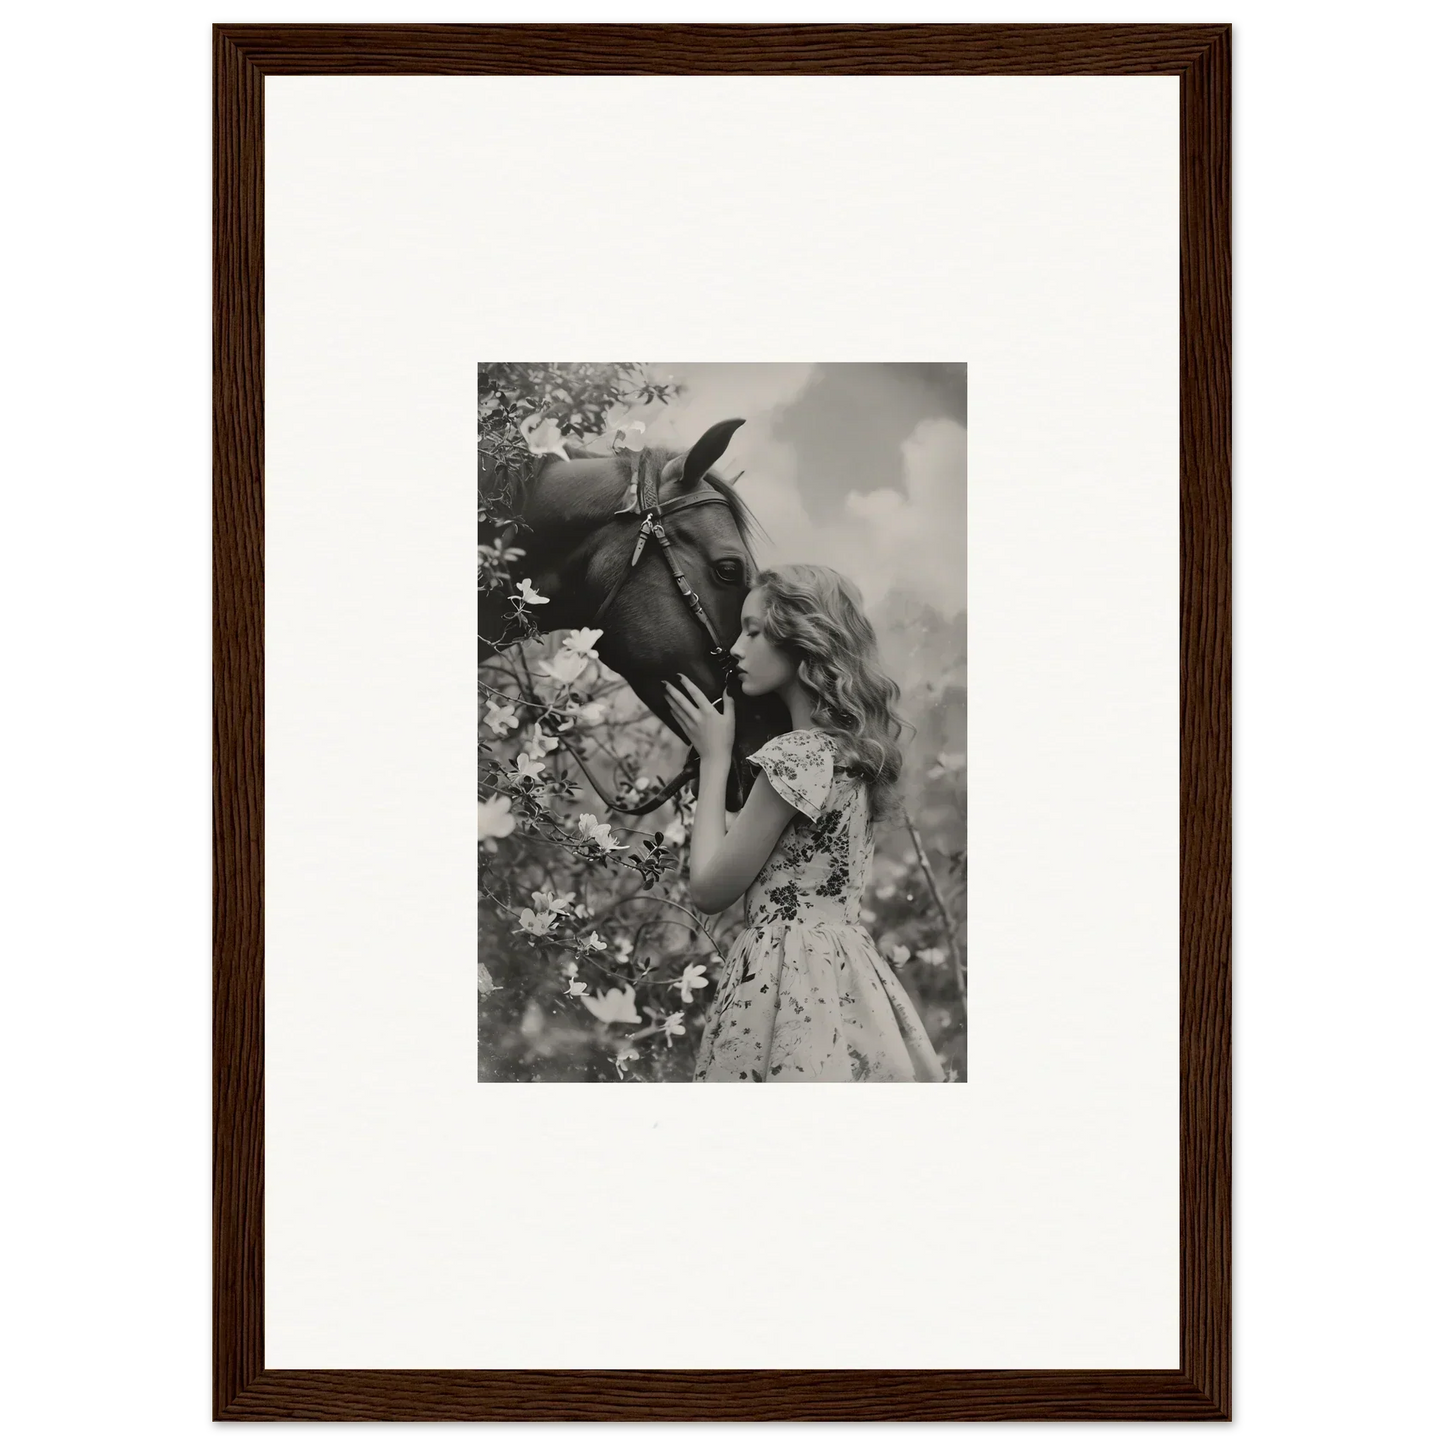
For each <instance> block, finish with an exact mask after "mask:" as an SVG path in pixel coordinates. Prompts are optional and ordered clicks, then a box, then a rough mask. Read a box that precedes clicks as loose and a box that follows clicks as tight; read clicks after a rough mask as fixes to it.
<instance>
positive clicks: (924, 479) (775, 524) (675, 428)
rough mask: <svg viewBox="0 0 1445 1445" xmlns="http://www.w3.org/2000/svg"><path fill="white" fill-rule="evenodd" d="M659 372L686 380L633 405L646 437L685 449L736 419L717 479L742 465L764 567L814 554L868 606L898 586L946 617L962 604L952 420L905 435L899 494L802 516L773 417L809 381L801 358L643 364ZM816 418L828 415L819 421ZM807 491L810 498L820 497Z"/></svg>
mask: <svg viewBox="0 0 1445 1445" xmlns="http://www.w3.org/2000/svg"><path fill="white" fill-rule="evenodd" d="M649 372H650V374H651V375H652V376H653V377H654V378H655V379H657V380H667V379H672V380H676V381H680V382H684V383H686V385H687V388H688V390H687V394H686V395H684V396H683V397H680V398H679V399H678V400H677V401H674V402H671V403H669V404H668V405H666V406H665V407H650V408H648V409H647V410H646V411H645V412H642V413H639V414H640V415H642V416H643V417H644V418H645V419H646V420H647V426H648V440H649V441H657V442H660V443H664V444H668V445H678V446H684V445H689V444H691V442H693V441H695V440H696V439H697V438H698V436H700V435H701V434H702V432H703V431H705V430H706V429H707V428H708V427H709V426H711V425H712V424H713V423H714V422H717V421H722V420H723V419H725V418H727V417H732V416H741V417H744V418H745V419H746V422H747V424H746V425H745V426H743V427H740V428H739V429H738V431H737V432H736V433H735V434H734V436H733V439H732V441H731V443H730V444H729V446H728V449H727V452H726V454H725V455H724V457H723V460H722V462H721V463H720V465H719V468H718V469H719V471H720V472H721V474H722V475H723V476H732V475H734V474H735V473H736V472H737V471H738V470H739V469H742V470H743V471H744V473H745V475H744V476H743V479H742V481H741V483H740V484H739V489H740V490H741V492H742V494H743V496H744V497H745V498H746V499H747V502H748V505H749V506H750V507H751V508H752V510H753V511H754V512H755V513H756V514H757V517H758V520H759V521H760V522H761V524H762V526H763V527H764V529H765V530H766V532H767V534H768V539H767V540H764V541H763V542H761V543H760V545H759V547H758V558H759V561H760V562H761V563H762V565H764V566H767V565H769V564H770V563H774V562H820V563H823V564H824V565H826V566H829V567H836V568H837V569H838V570H839V571H840V572H843V573H845V574H846V575H847V576H849V577H851V578H852V579H853V580H854V581H855V582H857V584H858V586H859V588H860V590H861V591H862V593H863V596H864V600H865V602H866V603H867V604H868V605H869V606H870V607H872V606H876V605H877V603H878V602H880V601H881V600H882V599H883V597H885V596H886V595H887V594H888V593H889V592H890V591H901V592H905V593H908V594H911V595H912V596H914V597H916V598H918V599H919V600H920V601H923V602H926V603H928V604H930V605H931V606H933V607H936V608H937V609H938V610H939V612H941V613H942V614H943V615H944V616H945V617H954V616H957V615H958V613H960V612H962V611H964V609H965V606H966V597H967V561H966V558H967V503H966V498H967V449H968V448H967V443H968V434H967V432H966V430H965V429H964V427H963V426H962V425H960V424H959V422H957V421H955V420H953V419H951V418H945V417H937V416H935V417H929V418H926V419H924V420H922V421H920V422H918V423H917V424H916V425H915V426H914V428H913V430H912V431H911V432H910V433H909V434H908V435H907V436H905V437H904V439H903V441H902V443H901V445H900V450H901V453H902V468H901V471H902V490H899V489H898V488H895V487H880V488H876V489H871V490H865V489H863V488H861V487H854V488H852V489H850V490H848V491H846V492H845V493H843V494H842V496H841V499H838V496H837V494H835V497H834V499H832V500H831V501H830V503H829V506H828V510H829V511H830V512H831V515H827V516H822V517H816V516H810V514H809V511H808V507H807V505H805V502H804V499H803V496H802V493H801V491H800V489H799V485H798V454H797V451H796V450H795V447H794V445H793V444H792V443H791V442H786V441H783V440H781V439H780V438H779V437H778V436H777V434H776V431H775V424H776V423H777V422H778V421H780V420H781V419H782V418H783V415H784V414H785V413H786V412H787V410H788V408H789V407H790V406H791V405H792V404H793V403H794V402H795V401H796V400H797V399H798V398H799V397H800V396H801V395H802V393H803V392H804V391H805V390H806V389H807V388H808V386H809V385H810V383H811V382H812V381H813V380H814V379H815V368H813V367H812V366H809V365H765V364H759V365H728V364H706V365H678V366H662V365H659V366H651V367H649ZM822 421H823V422H824V423H826V421H827V418H826V417H825V418H823V419H822ZM819 500H820V499H819V498H816V497H815V498H814V500H813V505H814V506H815V507H816V506H818V504H819Z"/></svg>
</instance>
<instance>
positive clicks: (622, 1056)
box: [612, 1044, 642, 1079]
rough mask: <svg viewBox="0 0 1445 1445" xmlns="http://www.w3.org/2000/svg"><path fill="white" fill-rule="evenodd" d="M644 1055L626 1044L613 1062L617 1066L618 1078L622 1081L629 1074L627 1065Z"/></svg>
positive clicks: (619, 1050) (618, 1051)
mask: <svg viewBox="0 0 1445 1445" xmlns="http://www.w3.org/2000/svg"><path fill="white" fill-rule="evenodd" d="M641 1057H642V1055H641V1054H639V1053H638V1052H637V1050H636V1049H634V1048H632V1047H631V1046H630V1045H627V1044H624V1045H623V1046H622V1047H621V1048H620V1049H618V1050H617V1057H616V1058H615V1059H613V1060H612V1062H613V1063H614V1064H616V1065H617V1077H618V1078H619V1079H620V1078H622V1076H623V1075H624V1074H626V1072H627V1065H628V1063H629V1062H631V1061H632V1060H633V1059H639V1058H641Z"/></svg>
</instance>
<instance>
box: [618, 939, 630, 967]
mask: <svg viewBox="0 0 1445 1445" xmlns="http://www.w3.org/2000/svg"><path fill="white" fill-rule="evenodd" d="M631 957H632V940H631V939H630V938H619V939H618V940H617V961H618V963H626V962H627V960H628V959H629V958H631Z"/></svg>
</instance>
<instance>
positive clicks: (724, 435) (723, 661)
mask: <svg viewBox="0 0 1445 1445" xmlns="http://www.w3.org/2000/svg"><path fill="white" fill-rule="evenodd" d="M742 425H743V422H742V420H741V419H740V418H733V419H730V420H728V421H722V422H718V423H716V424H715V425H713V426H711V427H709V428H708V429H707V430H706V431H705V432H704V433H703V434H702V435H701V436H700V437H699V438H698V439H697V441H695V442H694V443H693V444H692V446H691V447H690V448H688V449H687V450H686V451H675V450H671V449H667V448H662V447H643V448H641V449H640V450H638V451H636V452H631V453H629V452H624V451H619V452H613V453H607V452H594V451H591V450H588V449H587V448H585V447H581V446H577V445H574V444H572V443H567V444H565V445H564V448H563V450H564V451H565V453H566V455H565V457H563V456H558V455H557V454H555V453H549V454H546V455H544V456H542V457H540V458H538V459H537V461H536V462H535V463H534V464H533V469H532V473H531V476H530V477H529V478H528V479H527V481H526V483H525V485H524V486H523V487H522V489H521V495H520V496H519V497H518V498H517V499H516V503H515V506H514V512H515V515H516V516H517V518H518V520H519V522H520V523H521V529H522V530H521V533H520V535H517V536H515V537H514V538H509V539H508V545H516V546H518V547H521V548H522V549H523V551H524V554H525V555H524V556H523V558H522V559H521V560H520V561H519V562H518V563H516V564H515V565H514V571H515V572H516V573H520V574H522V575H524V576H526V577H530V578H531V580H532V586H533V589H534V590H535V591H536V592H537V593H538V594H540V595H541V596H543V597H546V598H547V601H546V602H545V603H540V604H537V605H536V606H535V607H533V608H532V609H531V611H532V615H533V617H534V618H535V621H536V623H537V626H538V628H539V629H540V631H542V632H544V633H545V632H555V631H558V630H559V629H564V628H566V629H576V628H583V627H592V628H595V627H601V628H602V636H601V637H600V638H599V639H598V641H597V644H596V646H597V655H598V658H599V660H600V661H602V662H603V663H604V664H605V665H606V666H608V667H609V668H611V669H612V670H613V671H614V672H616V673H618V674H619V675H620V676H621V677H622V678H623V679H624V680H625V681H626V682H627V684H628V685H629V686H630V687H631V689H632V691H633V692H634V693H635V694H636V695H637V697H638V698H639V699H640V700H641V701H642V703H643V704H644V705H645V706H646V707H647V708H648V709H649V711H651V712H652V713H653V714H654V715H655V716H657V717H658V718H660V719H661V721H662V722H663V723H664V724H665V725H666V726H667V727H668V728H669V729H670V730H671V731H672V732H673V733H675V734H676V735H677V736H678V737H682V736H683V733H682V730H681V728H680V727H679V726H678V724H677V721H676V720H675V719H674V718H673V716H672V713H671V711H670V709H669V708H668V705H667V701H666V694H665V693H664V691H663V684H664V682H666V681H668V680H670V679H672V678H675V677H677V676H678V675H679V674H681V675H684V676H687V677H689V678H691V679H692V681H693V682H695V683H696V684H697V685H698V686H699V687H700V688H701V689H702V690H703V692H704V693H705V694H706V695H707V696H708V697H709V698H712V699H713V700H714V701H716V702H720V701H721V699H722V694H723V689H724V688H725V687H726V688H728V689H729V690H730V691H731V692H732V695H733V699H734V704H735V717H736V721H737V726H736V735H735V740H734V752H733V766H732V768H731V770H730V773H729V778H728V800H727V805H728V807H729V808H730V809H733V810H736V809H738V808H740V807H741V806H742V804H743V800H744V798H745V796H746V791H747V787H748V784H749V783H750V782H751V779H752V777H753V773H754V770H753V769H752V768H751V767H745V766H744V764H743V759H745V758H746V757H747V755H748V754H750V753H752V752H755V751H756V750H757V749H758V748H759V747H761V746H762V745H763V743H765V742H766V741H767V740H768V739H769V738H771V737H774V736H776V735H777V734H778V733H780V732H784V731H786V730H787V728H788V726H789V719H788V714H787V708H786V706H785V705H784V704H783V703H782V702H781V700H780V699H778V698H776V697H764V698H756V699H754V698H747V697H744V696H743V695H742V694H741V693H740V692H739V691H738V690H737V688H736V686H735V684H734V683H733V681H732V659H731V657H730V656H729V655H728V648H729V647H730V646H731V644H732V642H733V640H734V639H735V638H736V637H737V635H738V632H739V630H740V627H741V619H742V606H743V601H744V599H745V598H746V597H747V594H748V590H749V588H750V587H751V586H752V581H753V578H754V577H755V576H756V573H757V564H756V561H755V558H754V555H753V549H752V539H753V536H754V534H755V531H756V522H755V519H754V518H753V516H752V513H751V512H750V511H749V509H748V507H747V505H746V503H745V502H743V500H742V498H741V497H740V496H739V495H738V494H737V491H736V490H735V489H734V487H733V486H732V485H731V484H729V483H728V482H726V481H724V480H723V479H722V478H721V477H718V476H716V475H715V474H714V473H713V472H712V471H711V468H712V467H713V466H714V465H715V464H716V463H717V462H718V461H719V460H720V458H721V457H722V455H723V453H724V452H725V451H726V449H727V445H728V442H729V440H730V439H731V437H732V434H733V432H735V431H736V430H737V428H738V427H740V426H742ZM481 540H491V539H490V538H487V537H483V538H482V539H481ZM507 597H508V592H507V591H506V590H494V591H482V592H479V593H478V607H477V644H478V660H479V661H484V660H485V659H486V658H487V657H489V656H491V655H493V654H494V653H495V652H496V651H497V650H498V648H500V647H505V646H507V645H508V644H509V643H511V642H514V641H516V640H518V638H519V637H521V636H522V635H524V634H523V633H522V631H521V630H520V627H519V624H518V622H517V620H516V617H515V615H514V613H513V610H512V609H511V607H510V606H509V605H508V601H507ZM683 780H684V774H679V776H678V778H677V779H675V780H674V788H673V791H675V787H676V786H678V785H680V784H681V782H682V781H683ZM661 801H662V799H661V798H659V799H658V800H657V802H658V803H660V802H661ZM650 806H652V807H655V806H657V803H652V804H651V805H650ZM629 811H634V810H629ZM635 811H641V810H635Z"/></svg>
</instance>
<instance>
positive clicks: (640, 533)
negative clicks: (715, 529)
mask: <svg viewBox="0 0 1445 1445" xmlns="http://www.w3.org/2000/svg"><path fill="white" fill-rule="evenodd" d="M642 457H643V454H642V453H641V452H635V453H634V454H633V458H632V480H631V483H630V484H629V486H628V489H627V501H626V503H625V504H624V505H623V506H621V507H619V508H618V509H617V511H616V512H614V513H613V515H614V516H617V517H622V516H628V515H634V516H635V515H638V514H641V517H642V523H641V525H640V526H639V527H638V529H637V541H636V544H635V545H634V546H633V548H632V559H631V561H629V562H628V564H627V567H626V569H625V570H624V571H623V572H622V574H621V575H620V576H619V577H618V579H617V581H616V582H614V583H613V584H612V590H611V591H610V592H609V593H608V594H607V596H606V597H604V598H603V599H602V605H601V606H600V607H599V608H598V609H597V612H596V614H595V615H594V616H593V618H592V624H591V625H592V626H593V627H598V626H600V625H601V623H602V619H603V618H604V617H605V616H606V615H607V611H608V609H609V608H610V607H611V606H612V604H613V603H614V602H615V601H616V600H617V594H618V593H619V592H621V591H622V589H623V587H625V586H626V585H627V580H628V578H630V577H631V576H632V575H633V574H634V573H635V572H636V571H637V565H638V563H639V562H641V561H642V555H643V553H644V552H645V551H646V550H647V544H648V542H649V541H655V542H656V543H657V545H658V546H659V547H660V548H661V549H662V557H663V560H664V561H665V562H666V563H667V568H668V571H669V572H671V573H672V580H673V582H674V583H675V584H676V585H677V590H678V591H679V592H680V593H681V594H682V600H683V601H684V602H685V603H687V606H688V610H689V611H690V612H691V613H692V615H693V616H694V617H695V618H696V619H697V620H698V622H699V624H700V625H701V626H702V629H703V631H704V632H706V633H707V636H708V640H709V641H710V642H711V644H712V646H711V647H710V648H709V649H708V655H709V656H710V657H711V658H712V660H713V661H714V662H715V663H717V665H718V667H719V668H721V669H722V675H723V688H724V690H726V688H727V685H728V683H729V682H731V681H732V677H733V674H734V673H735V672H736V671H737V661H736V659H735V658H734V657H733V655H732V653H731V652H729V651H728V649H727V647H726V645H725V644H724V643H723V641H722V639H721V638H720V637H719V636H718V635H717V629H716V628H715V627H714V626H713V625H712V619H711V618H710V617H709V616H708V615H707V612H706V611H705V610H704V609H703V605H702V601H701V599H700V598H699V597H698V595H697V593H696V592H694V591H693V589H692V588H691V587H690V586H689V585H688V581H687V578H686V577H685V576H684V575H683V571H682V568H681V567H680V566H679V565H678V562H677V557H676V555H675V554H674V553H673V550H672V539H671V538H670V537H669V536H668V535H667V529H666V528H665V527H664V526H663V525H662V519H663V517H664V516H667V515H670V514H672V513H674V512H680V511H682V510H683V509H684V508H685V507H701V506H706V505H707V504H709V503H716V504H717V505H719V506H724V507H725V506H727V499H726V498H725V497H724V496H723V495H722V493H721V492H715V491H712V490H710V489H709V490H707V491H703V490H702V489H701V487H699V488H698V489H697V490H696V491H692V492H689V493H687V494H686V495H685V496H681V497H673V498H672V499H671V500H670V501H666V502H663V501H660V500H659V498H658V494H657V470H656V468H655V467H650V466H649V467H644V466H643V465H642ZM563 741H564V742H565V739H563ZM567 751H568V752H570V753H571V754H572V756H573V758H574V759H576V762H577V766H578V767H580V768H581V769H582V772H583V774H584V775H585V776H586V778H587V781H588V782H589V783H591V784H592V786H593V788H594V789H596V791H597V795H598V796H599V797H600V798H602V799H603V800H604V801H605V800H606V798H607V795H606V793H604V792H603V791H602V789H601V788H600V787H599V786H598V783H597V780H596V778H594V777H593V776H592V774H591V772H590V771H589V770H588V768H587V765H586V764H585V763H584V762H583V761H582V759H581V757H580V756H579V755H578V753H577V752H576V750H575V749H574V748H573V747H572V746H571V744H570V743H569V744H567ZM697 771H698V757H697V754H696V753H689V755H688V759H687V761H686V762H685V763H684V764H683V766H682V770H681V772H679V773H678V774H677V776H676V777H674V778H673V779H672V780H671V781H670V782H669V783H667V784H666V786H664V787H663V788H661V789H659V791H658V792H657V793H656V794H653V795H649V796H648V797H645V798H643V800H642V801H641V802H640V803H636V804H633V805H632V806H630V807H626V806H624V805H623V804H621V803H619V802H616V801H615V800H614V801H613V802H611V803H608V805H607V806H608V807H609V808H610V809H611V810H612V811H613V812H615V813H624V814H627V815H629V816H636V815H638V814H640V813H650V812H652V810H653V809H654V808H657V807H660V806H661V805H662V804H663V803H665V802H667V800H668V799H669V798H671V797H673V796H674V795H675V794H676V793H678V792H679V791H681V789H682V787H683V786H684V784H686V783H687V782H688V780H689V779H691V778H694V777H696V776H697Z"/></svg>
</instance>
